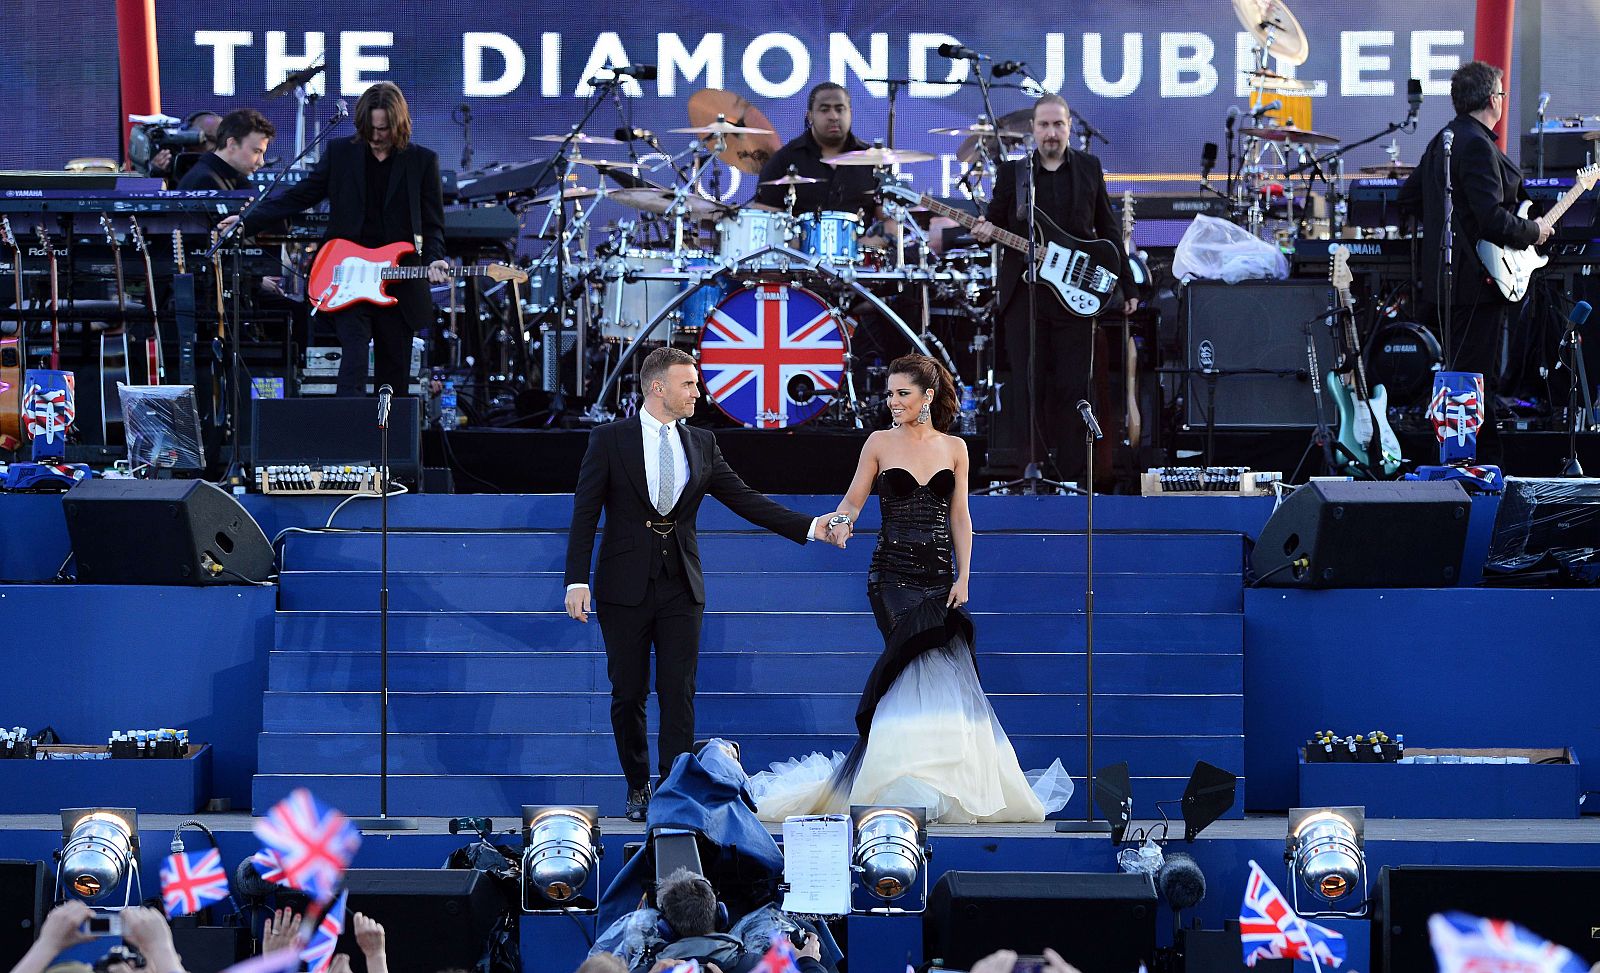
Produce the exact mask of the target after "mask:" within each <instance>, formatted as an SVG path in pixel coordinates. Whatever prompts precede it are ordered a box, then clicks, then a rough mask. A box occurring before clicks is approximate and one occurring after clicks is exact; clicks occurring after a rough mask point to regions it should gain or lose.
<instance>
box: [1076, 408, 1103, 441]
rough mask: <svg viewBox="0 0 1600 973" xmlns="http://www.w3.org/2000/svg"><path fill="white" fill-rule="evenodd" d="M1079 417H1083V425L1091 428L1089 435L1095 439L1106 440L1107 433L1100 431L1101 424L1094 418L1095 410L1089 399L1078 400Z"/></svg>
mask: <svg viewBox="0 0 1600 973" xmlns="http://www.w3.org/2000/svg"><path fill="white" fill-rule="evenodd" d="M1078 415H1080V416H1082V417H1083V424H1084V425H1086V426H1088V427H1089V435H1090V436H1093V437H1094V438H1095V439H1104V438H1106V437H1105V433H1103V432H1101V431H1100V423H1099V422H1098V421H1097V420H1096V419H1095V417H1094V408H1093V407H1092V406H1090V405H1089V400H1088V399H1079V400H1078Z"/></svg>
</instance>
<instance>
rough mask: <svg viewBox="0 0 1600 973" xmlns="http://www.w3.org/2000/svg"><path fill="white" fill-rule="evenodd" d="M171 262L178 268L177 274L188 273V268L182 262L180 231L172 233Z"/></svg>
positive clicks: (181, 237)
mask: <svg viewBox="0 0 1600 973" xmlns="http://www.w3.org/2000/svg"><path fill="white" fill-rule="evenodd" d="M172 262H173V264H174V265H175V266H176V267H177V268H178V273H180V274H187V273H188V272H189V270H188V266H187V265H186V264H185V262H184V255H183V231H182V230H173V231H172Z"/></svg>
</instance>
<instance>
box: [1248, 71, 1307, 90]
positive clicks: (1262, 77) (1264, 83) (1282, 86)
mask: <svg viewBox="0 0 1600 973" xmlns="http://www.w3.org/2000/svg"><path fill="white" fill-rule="evenodd" d="M1244 83H1245V84H1247V85H1249V86H1250V87H1252V88H1256V89H1258V90H1260V91H1276V92H1278V93H1279V94H1285V95H1309V94H1311V93H1312V92H1313V91H1315V90H1317V82H1315V81H1302V80H1300V79H1299V78H1291V77H1288V76H1287V75H1282V74H1276V73H1274V72H1272V71H1249V72H1246V73H1245V76H1244Z"/></svg>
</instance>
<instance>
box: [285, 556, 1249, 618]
mask: <svg viewBox="0 0 1600 973" xmlns="http://www.w3.org/2000/svg"><path fill="white" fill-rule="evenodd" d="M748 563H749V564H750V565H751V567H752V568H754V567H756V565H763V566H768V565H770V563H771V562H770V561H769V562H761V561H752V562H748ZM1094 585H1095V608H1096V610H1097V611H1108V612H1117V611H1136V610H1138V609H1140V608H1146V607H1149V606H1151V605H1173V606H1176V605H1182V606H1184V607H1185V608H1186V609H1188V610H1190V611H1196V612H1237V611H1239V610H1240V606H1241V592H1240V588H1239V578H1238V575H1237V574H1235V575H1232V576H1229V575H1223V574H1210V575H1193V576H1191V575H1160V574H1109V573H1098V572H1097V573H1096V575H1095V581H1094ZM1083 588H1084V578H1083V575H1081V574H1053V573H1052V574H1023V573H1012V574H997V573H994V572H989V573H984V574H975V576H974V578H973V582H972V599H973V604H974V605H977V606H981V607H982V608H984V609H985V610H986V611H1000V612H1027V613H1035V612H1050V611H1067V610H1071V609H1072V608H1073V607H1081V606H1082V605H1083ZM378 590H379V576H378V574H377V573H376V572H364V571H340V572H314V571H312V572H302V571H296V572H290V573H286V574H285V575H284V576H283V578H282V581H281V588H280V592H279V599H278V604H279V607H280V608H282V609H283V610H285V611H340V610H344V611H350V610H373V611H375V610H377V607H378ZM565 595H566V584H565V583H564V582H563V580H562V576H561V575H560V574H559V573H544V574H433V573H397V572H394V571H390V572H389V605H390V607H391V608H405V609H411V610H433V611H469V612H470V611H541V610H548V609H551V608H554V607H557V606H560V605H561V604H562V600H563V598H564V597H565ZM602 595H603V593H602ZM706 597H707V599H708V601H709V602H710V603H711V604H714V605H717V606H719V607H731V606H737V607H739V608H740V609H742V610H746V611H789V612H817V613H822V612H830V611H837V610H839V609H840V608H848V607H856V606H859V605H864V604H865V602H866V576H865V571H862V572H857V573H852V574H814V573H807V572H779V571H771V572H753V571H746V572H740V573H729V572H713V573H711V574H709V575H708V576H707V578H706ZM796 634H798V633H796Z"/></svg>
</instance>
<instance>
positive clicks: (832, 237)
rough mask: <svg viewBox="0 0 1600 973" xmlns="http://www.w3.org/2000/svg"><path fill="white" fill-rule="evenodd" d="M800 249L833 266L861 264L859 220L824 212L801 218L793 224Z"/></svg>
mask: <svg viewBox="0 0 1600 973" xmlns="http://www.w3.org/2000/svg"><path fill="white" fill-rule="evenodd" d="M795 231H796V235H797V236H798V237H799V240H800V249H801V251H803V252H804V253H806V254H808V255H810V256H813V257H816V258H817V260H818V261H819V262H820V263H825V264H829V265H831V266H835V267H845V266H852V267H853V266H855V265H857V264H859V263H860V262H861V244H860V240H861V217H859V216H857V215H856V214H854V213H843V212H839V211H837V210H827V211H824V212H821V213H812V214H810V215H808V216H802V217H801V218H800V219H799V220H798V221H797V222H796V223H795Z"/></svg>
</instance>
